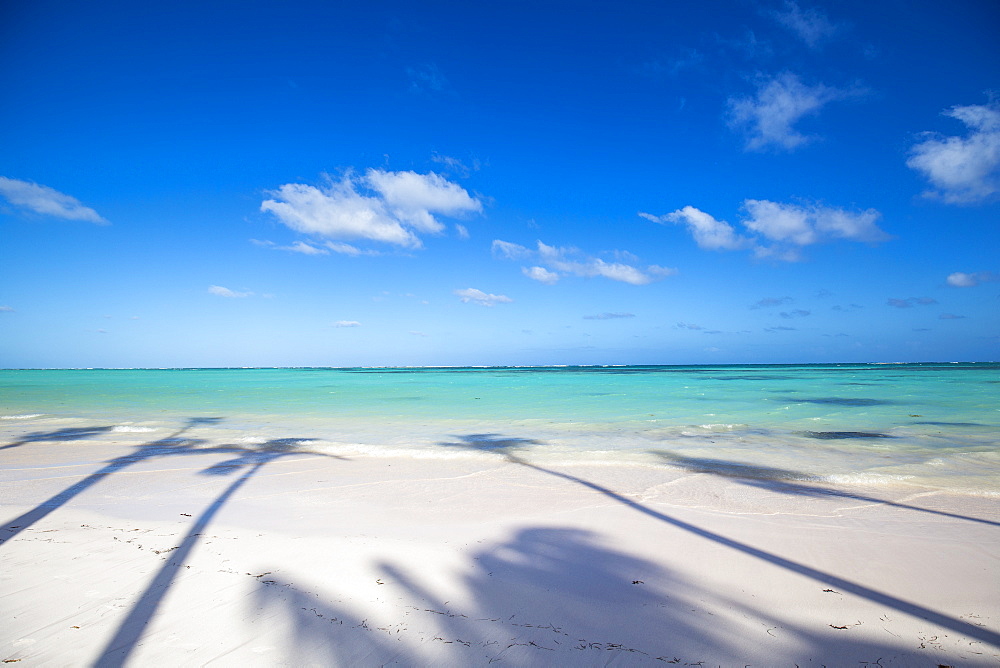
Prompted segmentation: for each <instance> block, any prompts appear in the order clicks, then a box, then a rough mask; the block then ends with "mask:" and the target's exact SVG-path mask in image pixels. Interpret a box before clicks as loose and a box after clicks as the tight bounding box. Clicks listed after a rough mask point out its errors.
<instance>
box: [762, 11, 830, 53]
mask: <svg viewBox="0 0 1000 668" xmlns="http://www.w3.org/2000/svg"><path fill="white" fill-rule="evenodd" d="M770 14H771V16H772V17H773V18H774V19H775V20H777V21H778V23H780V24H781V25H783V26H785V27H786V28H788V29H789V30H791V31H792V32H793V33H795V35H796V36H798V37H799V39H801V40H802V41H803V42H805V43H806V45H808V46H809V48H812V49H815V48H817V47H818V46H819V45H820V44H822V43H823V42H824V41H825V40H827V39H829V38H830V37H832V36H833V35H834V34H835V33H836V32H837V30H838V27H837V25H836V24H834V23H833V22H831V21H830V19H828V18H827V17H826V14H824V13H823V12H821V11H819V10H818V9H816V8H815V7H810V8H809V9H802V8H801V7H799V5H798V3H796V2H791V1H790V0H786V2H785V8H784V10H783V11H772V12H770Z"/></svg>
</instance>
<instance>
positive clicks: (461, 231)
mask: <svg viewBox="0 0 1000 668" xmlns="http://www.w3.org/2000/svg"><path fill="white" fill-rule="evenodd" d="M455 234H457V235H458V238H459V239H468V238H469V228H467V227H466V226H465V225H459V224H457V223H456V224H455Z"/></svg>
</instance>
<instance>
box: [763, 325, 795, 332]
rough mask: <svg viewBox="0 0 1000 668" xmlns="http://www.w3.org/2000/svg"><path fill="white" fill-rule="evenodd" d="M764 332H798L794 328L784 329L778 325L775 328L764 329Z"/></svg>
mask: <svg viewBox="0 0 1000 668" xmlns="http://www.w3.org/2000/svg"><path fill="white" fill-rule="evenodd" d="M764 331H765V332H796V331H798V329H797V328H795V327H784V326H781V325H779V326H777V327H765V328H764Z"/></svg>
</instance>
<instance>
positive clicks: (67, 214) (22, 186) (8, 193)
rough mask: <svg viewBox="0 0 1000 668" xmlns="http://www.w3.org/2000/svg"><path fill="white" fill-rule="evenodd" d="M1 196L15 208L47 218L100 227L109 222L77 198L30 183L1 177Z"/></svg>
mask: <svg viewBox="0 0 1000 668" xmlns="http://www.w3.org/2000/svg"><path fill="white" fill-rule="evenodd" d="M0 195H2V196H3V197H5V198H6V199H7V201H8V202H10V203H11V204H13V205H14V206H18V207H21V208H24V209H28V210H29V211H33V212H35V213H40V214H42V215H45V216H54V217H56V218H65V219H66V220H85V221H87V222H90V223H97V224H98V225H107V224H108V221H106V220H105V219H104V218H102V217H101V216H100V215H99V214H98V213H97V212H96V211H94V210H93V209H91V208H90V207H86V206H84V205H83V204H81V203H80V201H79V200H78V199H76V198H75V197H70V196H69V195H66V194H63V193H61V192H59V191H58V190H54V189H52V188H49V187H48V186H43V185H39V184H37V183H32V182H30V181H20V180H18V179H9V178H7V177H6V176H0Z"/></svg>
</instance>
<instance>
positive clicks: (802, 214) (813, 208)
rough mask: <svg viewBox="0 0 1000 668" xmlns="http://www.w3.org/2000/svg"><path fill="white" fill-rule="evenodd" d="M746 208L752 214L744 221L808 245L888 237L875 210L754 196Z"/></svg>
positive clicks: (756, 228) (755, 228)
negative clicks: (765, 198)
mask: <svg viewBox="0 0 1000 668" xmlns="http://www.w3.org/2000/svg"><path fill="white" fill-rule="evenodd" d="M743 207H744V208H745V209H746V211H747V213H748V214H749V216H750V217H749V218H748V219H747V220H744V221H743V224H744V225H745V226H746V227H747V228H748V229H750V230H753V231H754V232H757V233H759V234H760V235H762V236H764V237H765V238H767V239H770V240H771V241H779V242H787V243H792V244H795V245H797V246H808V245H810V244H814V243H819V242H821V241H828V240H831V239H847V240H849V241H867V242H877V241H886V240H887V239H889V235H888V234H886V233H885V232H884V231H882V230H881V229H880V228H879V226H878V225H877V224H876V222H877V221H878V219H879V218H881V215H882V214H880V213H879V212H878V211H876V210H875V209H866V210H865V211H847V210H845V209H835V208H833V207H827V206H820V205H818V204H811V205H805V206H803V205H798V204H781V203H778V202H771V201H768V200H755V199H748V200H745V201H744V202H743Z"/></svg>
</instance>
